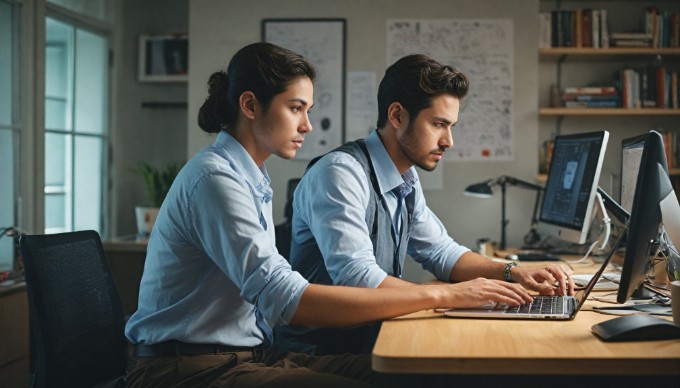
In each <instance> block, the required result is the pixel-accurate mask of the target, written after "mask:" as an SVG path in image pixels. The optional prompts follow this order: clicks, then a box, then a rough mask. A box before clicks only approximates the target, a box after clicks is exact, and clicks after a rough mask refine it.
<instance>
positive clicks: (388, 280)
mask: <svg viewBox="0 0 680 388" xmlns="http://www.w3.org/2000/svg"><path fill="white" fill-rule="evenodd" d="M415 285H416V284H415V283H411V282H407V281H406V280H401V279H399V278H395V277H394V276H387V277H385V280H383V281H382V283H380V285H379V286H378V288H390V287H409V286H415Z"/></svg>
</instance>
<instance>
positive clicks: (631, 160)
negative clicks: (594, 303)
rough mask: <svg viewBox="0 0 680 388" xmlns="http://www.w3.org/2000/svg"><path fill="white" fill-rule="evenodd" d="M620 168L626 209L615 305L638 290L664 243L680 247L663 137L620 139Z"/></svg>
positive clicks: (679, 211) (679, 218) (679, 210)
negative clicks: (625, 234) (627, 212)
mask: <svg viewBox="0 0 680 388" xmlns="http://www.w3.org/2000/svg"><path fill="white" fill-rule="evenodd" d="M636 166H637V168H636ZM621 167H622V179H621V198H622V202H623V203H622V206H624V207H625V206H630V222H629V225H628V235H627V243H626V253H625V254H624V258H623V267H622V269H621V281H620V283H619V290H618V294H617V297H616V300H617V302H619V303H624V302H625V301H626V300H627V299H628V298H630V297H631V296H632V295H633V294H634V293H635V291H636V290H638V289H641V288H640V286H641V285H642V283H643V282H644V281H645V280H646V279H647V274H648V272H649V270H650V269H651V267H652V263H653V260H654V258H655V257H656V255H657V251H658V249H659V247H660V246H661V247H663V244H664V241H665V242H666V243H671V245H672V243H673V242H674V243H678V244H680V226H679V224H680V205H678V200H677V197H676V195H675V192H674V191H673V186H672V184H671V181H670V178H669V177H668V166H667V162H666V153H665V150H664V145H663V138H662V137H661V135H660V134H659V133H658V132H655V131H650V132H648V133H645V134H643V135H641V136H636V137H633V138H628V139H624V140H623V141H622V153H621ZM631 197H632V199H631ZM662 226H665V228H663V227H662ZM669 239H670V240H671V241H668V240H669ZM660 244H661V245H660ZM638 293H640V292H639V291H638Z"/></svg>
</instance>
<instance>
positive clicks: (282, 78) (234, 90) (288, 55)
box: [198, 43, 316, 133]
mask: <svg viewBox="0 0 680 388" xmlns="http://www.w3.org/2000/svg"><path fill="white" fill-rule="evenodd" d="M315 76H316V70H314V66H312V64H311V63H309V62H308V61H307V60H306V59H305V58H303V57H302V56H301V55H299V54H296V53H294V52H292V51H290V50H287V49H284V48H282V47H279V46H276V45H273V44H271V43H253V44H250V45H248V46H245V47H244V48H242V49H240V50H239V51H238V52H237V53H236V54H235V55H234V56H233V58H231V61H230V62H229V67H227V71H226V72H224V71H218V72H215V73H213V74H212V75H211V76H210V79H209V80H208V97H207V98H206V100H205V102H204V103H203V105H202V106H201V108H200V109H199V111H198V125H199V126H200V127H201V129H203V130H204V131H205V132H208V133H218V132H220V131H221V130H222V129H227V128H231V127H233V126H234V124H235V123H236V118H237V117H238V114H237V113H238V104H239V97H240V96H241V94H242V93H243V92H245V91H251V92H253V94H255V97H257V100H258V101H259V102H260V104H262V106H263V109H264V110H265V111H266V110H267V109H268V108H269V105H270V104H271V101H272V99H273V98H274V96H276V95H277V94H279V93H282V92H284V91H285V90H286V88H287V87H288V85H290V84H291V83H292V82H293V81H295V80H296V79H298V78H301V77H307V78H309V79H310V80H312V81H313V80H314V77H315Z"/></svg>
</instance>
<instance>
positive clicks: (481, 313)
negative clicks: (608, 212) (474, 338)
mask: <svg viewBox="0 0 680 388" xmlns="http://www.w3.org/2000/svg"><path fill="white" fill-rule="evenodd" d="M626 230H627V229H626ZM625 235H626V232H625V231H624V232H622V233H621V235H620V236H619V238H618V239H616V242H615V243H614V245H613V246H612V247H611V250H610V251H609V254H608V255H607V258H606V259H605V260H604V261H603V262H602V266H601V267H600V269H599V270H598V271H597V272H596V273H595V275H593V277H592V278H591V279H590V282H588V285H586V287H585V288H584V289H582V290H579V291H577V292H576V294H575V295H573V296H536V297H534V301H533V302H532V303H530V304H525V305H522V306H518V307H514V306H508V305H504V304H500V303H488V304H485V305H482V306H479V307H474V308H460V309H458V308H454V309H450V310H446V311H445V312H444V315H445V316H447V317H453V318H495V319H498V318H500V319H552V320H571V319H574V317H575V316H576V313H578V311H579V310H580V309H581V306H583V304H584V303H585V301H586V300H587V299H588V295H590V292H591V291H592V290H593V288H595V284H596V283H597V281H598V279H599V278H600V276H601V275H602V273H603V272H604V269H605V268H606V267H607V265H608V264H609V260H611V258H612V256H614V253H615V252H616V250H617V249H618V247H619V245H620V244H621V241H622V240H623V237H624V236H625Z"/></svg>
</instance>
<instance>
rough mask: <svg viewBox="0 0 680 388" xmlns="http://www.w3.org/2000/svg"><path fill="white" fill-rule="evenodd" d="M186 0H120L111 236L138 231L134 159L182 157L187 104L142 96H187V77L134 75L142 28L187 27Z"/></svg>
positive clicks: (157, 161) (160, 162)
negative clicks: (157, 79) (142, 78)
mask: <svg viewBox="0 0 680 388" xmlns="http://www.w3.org/2000/svg"><path fill="white" fill-rule="evenodd" d="M187 11H188V2H187V0H145V1H137V0H124V1H123V3H122V10H121V18H120V33H119V36H120V40H119V42H118V45H117V47H116V77H115V79H117V80H118V81H117V83H116V85H114V90H115V96H116V97H115V106H114V111H115V112H114V113H115V114H114V118H115V120H114V124H113V125H114V129H113V131H112V133H113V139H112V158H113V170H112V206H111V207H112V212H111V214H112V215H113V217H112V218H113V220H112V223H113V225H112V229H111V230H113V233H112V235H111V236H110V237H120V236H127V235H132V234H135V233H136V232H137V228H136V225H135V214H134V208H135V206H139V205H146V198H147V196H146V192H145V190H144V183H143V180H142V177H140V176H138V175H135V174H134V173H132V172H131V171H130V168H133V167H135V166H136V165H137V163H138V162H140V161H144V162H147V163H149V164H151V165H153V166H157V167H163V166H164V165H165V164H167V163H169V162H173V161H183V160H186V134H187V129H186V122H187V110H186V108H182V107H180V108H160V109H150V108H142V103H143V102H186V100H187V84H186V83H149V82H139V81H138V80H137V64H138V62H137V61H138V60H139V58H138V55H137V50H138V38H139V35H140V34H167V33H174V32H187V24H188V15H187Z"/></svg>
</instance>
